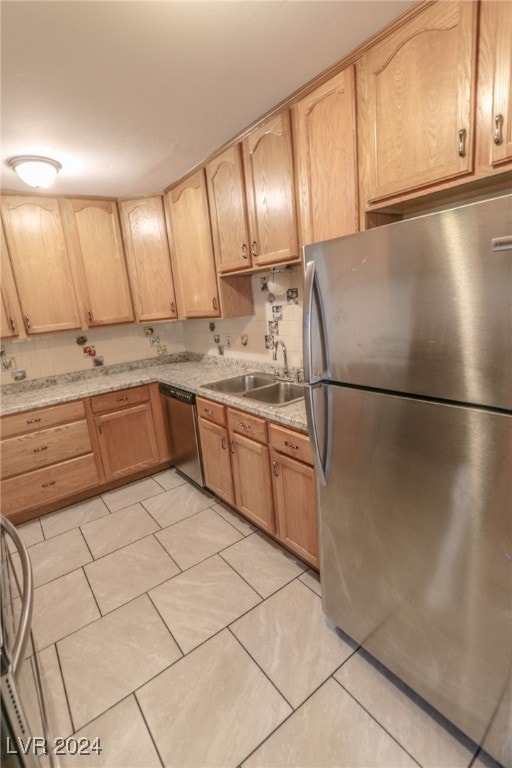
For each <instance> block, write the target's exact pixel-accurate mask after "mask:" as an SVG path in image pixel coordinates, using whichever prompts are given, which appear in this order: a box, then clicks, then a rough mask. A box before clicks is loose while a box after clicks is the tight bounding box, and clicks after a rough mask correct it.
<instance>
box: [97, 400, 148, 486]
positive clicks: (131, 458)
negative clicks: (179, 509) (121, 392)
mask: <svg viewBox="0 0 512 768" xmlns="http://www.w3.org/2000/svg"><path fill="white" fill-rule="evenodd" d="M95 423H96V429H97V434H98V443H99V447H100V454H101V459H102V462H103V468H104V470H105V479H106V480H107V481H109V480H113V479H115V478H117V477H123V476H124V475H131V474H133V473H134V472H138V471H139V470H142V469H145V468H146V467H150V466H152V465H153V464H158V462H159V454H158V445H157V440H156V434H155V427H154V423H153V413H152V410H151V405H150V403H143V404H141V405H134V406H131V407H129V408H124V409H122V410H118V411H112V412H111V413H104V414H102V415H101V416H96V417H95Z"/></svg>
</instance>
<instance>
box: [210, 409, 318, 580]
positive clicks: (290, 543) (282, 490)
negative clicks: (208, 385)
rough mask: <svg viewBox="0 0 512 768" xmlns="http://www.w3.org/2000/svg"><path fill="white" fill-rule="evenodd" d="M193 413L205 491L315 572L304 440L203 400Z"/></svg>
mask: <svg viewBox="0 0 512 768" xmlns="http://www.w3.org/2000/svg"><path fill="white" fill-rule="evenodd" d="M197 409H198V415H199V433H200V438H201V450H202V457H203V468H204V475H205V483H206V486H207V487H208V488H209V489H210V490H211V491H213V492H214V493H215V494H216V495H217V496H218V497H219V498H221V499H223V500H224V501H226V502H227V503H228V504H231V505H232V506H234V507H235V508H236V509H238V510H239V511H240V512H241V513H242V514H243V515H245V516H246V517H247V518H248V519H249V520H251V521H252V522H253V523H255V524H256V525H257V526H258V527H259V528H262V529H263V530H264V531H266V532H267V533H270V534H271V535H273V536H275V537H276V538H277V539H279V541H281V542H282V543H283V544H284V545H285V546H286V547H288V549H290V550H292V551H293V552H295V553H296V554H297V555H299V556H300V557H301V558H302V559H303V560H305V561H306V562H307V563H309V564H310V565H312V566H313V567H315V568H318V533H317V513H316V486H315V472H314V469H313V459H312V455H311V449H310V447H309V438H308V436H307V435H306V434H304V433H302V432H297V431H296V430H292V429H289V428H287V427H283V426H281V425H278V424H274V423H272V422H267V420H266V419H263V418H260V417H259V416H254V415H253V414H249V413H247V412H246V411H240V410H238V409H237V408H231V407H229V408H228V407H226V406H224V405H221V404H220V403H216V402H213V401H211V400H206V399H204V398H197Z"/></svg>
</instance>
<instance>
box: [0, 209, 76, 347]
mask: <svg viewBox="0 0 512 768" xmlns="http://www.w3.org/2000/svg"><path fill="white" fill-rule="evenodd" d="M1 205H2V220H3V225H4V229H5V237H6V239H7V246H8V250H9V255H10V264H11V266H12V273H13V275H14V281H15V283H16V289H17V292H18V296H19V303H20V306H21V312H22V315H23V322H24V325H25V330H26V332H27V333H28V334H35V333H48V332H50V331H67V330H72V329H75V328H80V327H81V325H82V320H81V316H80V311H79V304H78V299H77V292H76V290H75V288H76V273H75V270H74V264H73V263H72V261H71V259H70V257H69V254H68V249H67V246H66V240H65V235H64V228H63V224H62V218H61V211H60V207H59V201H58V199H57V198H54V197H25V196H21V195H20V196H17V195H5V196H3V197H2V203H1ZM3 250H4V248H3V247H2V251H3ZM5 256H6V257H7V254H5ZM3 259H4V254H3V253H2V261H3ZM13 320H14V317H13Z"/></svg>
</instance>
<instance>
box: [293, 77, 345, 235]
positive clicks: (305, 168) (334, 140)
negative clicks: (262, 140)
mask: <svg viewBox="0 0 512 768" xmlns="http://www.w3.org/2000/svg"><path fill="white" fill-rule="evenodd" d="M292 126H293V138H294V150H295V163H296V169H297V190H298V214H299V239H300V243H301V245H306V244H308V243H314V242H317V241H319V240H328V239H330V238H333V237H341V236H342V235H348V234H352V233H353V232H356V231H357V229H358V218H359V217H358V176H357V135H356V89H355V68H354V66H350V67H347V69H344V70H343V71H342V72H340V73H339V74H337V75H336V76H335V77H333V78H331V79H330V80H328V81H327V82H326V83H324V84H323V85H321V86H319V87H318V88H316V89H315V90H314V91H312V92H311V93H309V94H308V95H307V96H305V97H304V98H303V99H301V100H300V101H299V102H298V103H297V104H295V105H294V106H293V108H292Z"/></svg>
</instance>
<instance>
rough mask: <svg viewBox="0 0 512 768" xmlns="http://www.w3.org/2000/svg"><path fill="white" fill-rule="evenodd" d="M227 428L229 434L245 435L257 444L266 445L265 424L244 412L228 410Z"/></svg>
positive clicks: (263, 421)
mask: <svg viewBox="0 0 512 768" xmlns="http://www.w3.org/2000/svg"><path fill="white" fill-rule="evenodd" d="M228 428H229V431H230V432H236V433H238V434H239V435H245V436H246V437H250V438H252V439H253V440H257V441H258V442H259V443H267V442H268V439H267V422H266V421H265V419H260V418H259V417H258V416H253V415H252V414H250V413H245V411H235V410H234V409H232V408H230V409H229V410H228Z"/></svg>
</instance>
